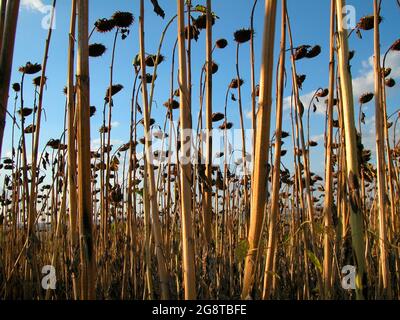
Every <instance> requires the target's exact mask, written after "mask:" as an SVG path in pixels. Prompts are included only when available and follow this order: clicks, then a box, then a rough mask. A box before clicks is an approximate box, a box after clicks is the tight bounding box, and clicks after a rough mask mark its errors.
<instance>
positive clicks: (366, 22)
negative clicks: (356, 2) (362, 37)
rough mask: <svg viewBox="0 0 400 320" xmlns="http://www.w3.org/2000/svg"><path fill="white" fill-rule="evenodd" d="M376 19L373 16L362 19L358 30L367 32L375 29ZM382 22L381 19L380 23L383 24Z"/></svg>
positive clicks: (380, 19) (380, 18)
mask: <svg viewBox="0 0 400 320" xmlns="http://www.w3.org/2000/svg"><path fill="white" fill-rule="evenodd" d="M374 19H375V18H374V16H373V15H372V16H365V17H362V18H361V19H360V21H359V22H358V24H357V28H358V29H361V30H365V31H368V30H371V29H373V28H374ZM381 22H382V17H379V23H381Z"/></svg>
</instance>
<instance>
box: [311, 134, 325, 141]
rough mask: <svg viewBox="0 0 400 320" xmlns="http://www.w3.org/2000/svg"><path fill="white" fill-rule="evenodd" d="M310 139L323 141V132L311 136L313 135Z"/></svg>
mask: <svg viewBox="0 0 400 320" xmlns="http://www.w3.org/2000/svg"><path fill="white" fill-rule="evenodd" d="M311 140H312V141H315V142H324V141H325V134H319V135H316V136H313V137H311Z"/></svg>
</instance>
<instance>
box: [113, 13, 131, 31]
mask: <svg viewBox="0 0 400 320" xmlns="http://www.w3.org/2000/svg"><path fill="white" fill-rule="evenodd" d="M112 20H114V22H115V25H116V26H117V27H118V28H129V27H130V26H131V25H132V24H133V22H134V21H135V18H134V17H133V14H132V13H130V12H122V11H117V12H115V13H114V14H113V16H112Z"/></svg>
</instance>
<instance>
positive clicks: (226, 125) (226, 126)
mask: <svg viewBox="0 0 400 320" xmlns="http://www.w3.org/2000/svg"><path fill="white" fill-rule="evenodd" d="M232 127H233V123H232V122H226V121H225V122H224V123H223V124H221V125H220V126H219V128H220V129H221V130H229V129H232Z"/></svg>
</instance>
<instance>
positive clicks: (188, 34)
mask: <svg viewBox="0 0 400 320" xmlns="http://www.w3.org/2000/svg"><path fill="white" fill-rule="evenodd" d="M199 35H200V31H199V29H197V27H196V26H194V25H191V26H190V28H189V26H186V27H185V38H186V39H187V40H188V39H189V38H190V40H193V39H194V40H195V41H197V40H199Z"/></svg>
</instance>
